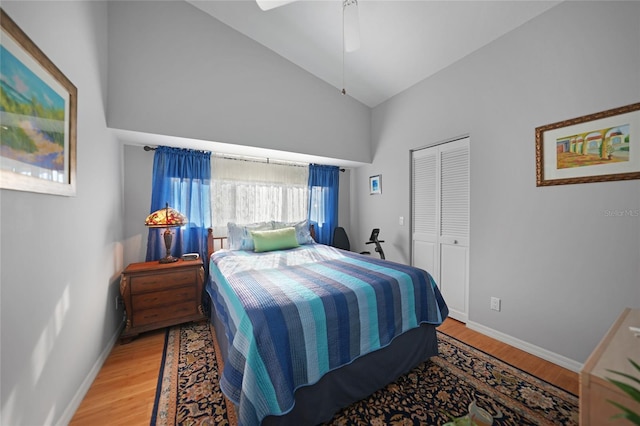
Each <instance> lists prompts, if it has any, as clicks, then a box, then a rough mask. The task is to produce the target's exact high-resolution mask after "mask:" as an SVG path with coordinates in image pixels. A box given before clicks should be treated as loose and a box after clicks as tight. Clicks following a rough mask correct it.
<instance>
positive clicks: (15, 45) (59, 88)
mask: <svg viewBox="0 0 640 426" xmlns="http://www.w3.org/2000/svg"><path fill="white" fill-rule="evenodd" d="M0 24H1V32H2V37H0V75H1V78H0V81H1V83H0V102H1V105H2V108H1V109H0V121H1V125H0V148H1V149H0V188H3V189H12V190H17V191H29V192H38V193H44V194H54V195H64V196H75V194H76V125H77V124H76V121H77V97H78V93H77V89H76V87H75V86H74V85H73V83H71V81H70V80H69V79H68V78H67V77H66V76H65V75H64V74H63V73H62V72H61V71H60V70H59V69H58V68H57V67H56V66H55V65H54V64H53V62H51V60H49V58H48V57H47V56H46V55H45V54H44V53H43V52H42V51H41V50H40V49H39V48H38V46H36V45H35V43H33V41H31V39H30V38H29V37H28V36H27V35H26V34H25V33H24V32H23V31H22V30H21V29H20V27H18V25H17V24H16V23H15V22H14V21H13V20H12V19H11V18H10V17H9V16H8V15H7V14H6V12H5V11H4V10H3V9H1V8H0Z"/></svg>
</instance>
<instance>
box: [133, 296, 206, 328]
mask: <svg viewBox="0 0 640 426" xmlns="http://www.w3.org/2000/svg"><path fill="white" fill-rule="evenodd" d="M197 313H198V309H197V307H196V304H195V303H193V302H192V301H189V302H182V303H178V304H175V305H169V306H161V307H158V308H153V309H143V310H139V311H134V313H133V326H134V327H140V326H143V325H147V324H153V323H156V322H159V321H166V320H171V319H174V318H182V317H189V316H193V315H196V314H197Z"/></svg>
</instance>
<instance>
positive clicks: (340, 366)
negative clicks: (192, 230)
mask: <svg viewBox="0 0 640 426" xmlns="http://www.w3.org/2000/svg"><path fill="white" fill-rule="evenodd" d="M282 225H283V224H280V228H278V225H277V223H276V224H274V223H271V224H267V225H265V223H262V225H261V226H263V228H262V229H259V228H256V227H251V226H249V227H248V228H247V227H244V226H241V228H242V232H243V233H244V234H243V237H244V238H240V239H238V238H236V240H238V241H240V242H238V241H235V242H234V241H232V240H233V237H232V235H233V234H234V232H232V229H231V228H230V234H229V235H230V246H231V248H233V250H229V249H222V250H218V251H216V252H215V253H212V254H211V255H210V257H209V279H208V282H207V286H206V291H207V293H208V296H209V298H210V301H211V304H210V305H211V313H210V320H211V323H212V324H213V327H214V329H215V332H216V336H217V340H218V344H219V347H220V348H221V352H222V357H223V360H224V370H223V371H222V372H221V374H220V384H221V388H222V391H223V392H224V393H225V395H226V396H227V397H228V398H229V399H230V400H231V401H232V402H233V403H234V404H235V408H236V412H237V416H238V420H239V423H240V424H241V425H256V424H264V425H315V424H319V423H322V422H326V421H329V420H330V419H331V418H332V417H333V415H334V414H335V413H336V412H337V411H339V410H340V409H341V408H343V407H346V406H348V405H349V404H351V403H353V402H355V401H358V400H360V399H363V398H365V397H367V396H368V395H370V394H371V393H373V392H375V391H376V390H378V389H380V388H382V387H384V386H385V385H387V384H388V383H390V382H392V381H393V380H395V379H396V378H398V377H399V376H400V375H402V374H404V373H406V372H407V371H409V370H411V369H412V368H413V367H415V366H417V365H418V364H420V363H421V362H423V361H424V360H426V359H428V358H430V357H431V356H434V355H437V353H438V346H437V338H436V331H435V329H436V327H437V326H438V325H439V324H441V323H442V321H443V320H444V319H445V318H446V316H447V314H448V309H447V306H446V304H445V302H444V300H443V298H442V296H441V294H440V292H439V291H438V288H437V286H436V285H435V283H434V281H433V279H432V277H431V276H430V275H429V274H428V273H427V272H425V271H423V270H421V269H418V268H414V267H411V266H407V265H402V264H399V263H395V262H390V261H386V260H381V259H378V258H376V257H373V256H367V255H362V254H357V253H353V252H347V251H343V250H339V249H336V248H333V247H330V246H326V245H322V244H317V243H315V242H314V241H313V239H312V238H310V237H309V236H307V235H305V231H306V232H308V230H307V228H306V224H304V223H300V224H298V226H297V227H295V226H282ZM284 225H289V224H284ZM269 226H270V228H269ZM255 229H258V230H257V231H256V230H255ZM277 229H280V230H282V229H284V230H285V231H282V232H280V233H287V234H288V237H287V239H288V245H287V244H284V245H282V243H280V242H278V243H276V244H273V241H269V242H268V243H266V245H265V243H264V242H263V241H262V238H263V236H264V235H267V236H268V237H269V238H271V239H272V240H273V239H274V238H273V237H272V236H271V234H274V233H277V232H278V231H277ZM292 229H293V231H292ZM292 233H293V234H294V235H295V236H294V237H292V236H291V234H292ZM211 238H213V236H212V234H211V233H210V241H209V244H210V247H212V241H211ZM253 238H255V246H252V243H253V241H250V242H249V241H248V239H253ZM259 242H260V243H259ZM258 243H259V244H258Z"/></svg>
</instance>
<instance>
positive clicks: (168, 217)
mask: <svg viewBox="0 0 640 426" xmlns="http://www.w3.org/2000/svg"><path fill="white" fill-rule="evenodd" d="M186 223H187V218H186V217H185V216H184V215H183V214H182V213H180V212H179V211H177V210H175V209H172V208H171V207H169V203H167V205H166V206H165V207H164V208H162V209H160V210H156V211H155V212H153V213H151V214H150V215H149V216H147V219H146V220H145V221H144V224H145V225H146V226H148V227H149V228H166V229H165V231H164V232H163V234H162V236H163V237H164V246H165V247H166V249H167V254H166V255H165V257H163V258H162V259H160V263H171V262H177V261H178V258H177V257H173V256H171V241H172V239H173V235H172V233H171V229H170V228H176V227H179V226H183V225H186Z"/></svg>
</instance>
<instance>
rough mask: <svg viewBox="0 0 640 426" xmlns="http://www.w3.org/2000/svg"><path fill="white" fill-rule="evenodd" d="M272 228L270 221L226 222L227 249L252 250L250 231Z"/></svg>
mask: <svg viewBox="0 0 640 426" xmlns="http://www.w3.org/2000/svg"><path fill="white" fill-rule="evenodd" d="M271 229H273V224H272V222H257V223H248V224H244V225H240V224H237V223H234V222H229V223H227V243H228V244H229V250H250V251H253V250H254V245H253V236H252V235H251V231H268V230H271Z"/></svg>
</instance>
